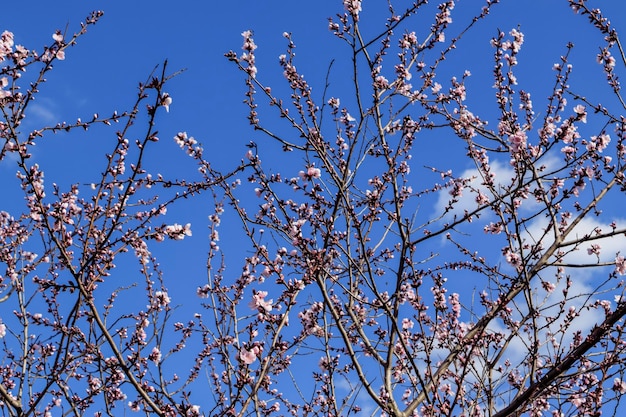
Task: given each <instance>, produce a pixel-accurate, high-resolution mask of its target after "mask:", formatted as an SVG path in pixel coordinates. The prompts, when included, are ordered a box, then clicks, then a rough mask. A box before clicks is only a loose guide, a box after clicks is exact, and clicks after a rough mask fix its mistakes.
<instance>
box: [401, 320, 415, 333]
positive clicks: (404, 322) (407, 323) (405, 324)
mask: <svg viewBox="0 0 626 417" xmlns="http://www.w3.org/2000/svg"><path fill="white" fill-rule="evenodd" d="M414 325H415V323H413V320H411V319H407V318H404V319H402V329H403V330H409V329H412V328H413V326H414Z"/></svg>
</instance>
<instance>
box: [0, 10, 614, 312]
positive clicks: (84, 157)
mask: <svg viewBox="0 0 626 417" xmlns="http://www.w3.org/2000/svg"><path fill="white" fill-rule="evenodd" d="M364 3H365V4H364V5H363V13H362V15H361V20H362V23H363V25H364V27H365V29H366V30H372V31H373V30H376V29H377V28H382V24H383V19H384V17H383V16H381V15H379V14H377V13H375V11H374V10H372V9H371V8H370V7H374V6H370V3H371V4H375V3H380V4H385V3H386V2H385V1H383V0H379V1H378V2H377V1H376V0H365V1H364ZM399 3H400V2H399ZM458 3H459V4H458V10H457V13H456V14H453V19H455V20H456V19H458V20H462V21H467V18H468V16H469V14H468V12H470V11H471V12H472V14H473V12H474V10H476V8H479V7H481V6H482V1H478V0H476V1H475V0H469V1H460V2H458ZM596 3H597V4H598V5H599V6H600V7H602V8H603V10H605V11H606V14H607V15H608V16H609V17H612V21H613V24H614V26H615V27H616V28H617V30H618V32H621V33H626V19H623V16H626V3H624V2H622V1H611V2H596ZM376 7H380V6H376ZM94 9H102V10H104V12H105V14H104V17H103V18H102V19H101V21H100V22H99V23H98V24H97V25H95V26H93V27H90V29H89V32H88V33H87V34H86V35H85V36H83V37H81V38H80V39H79V43H78V45H77V46H75V47H73V48H72V49H69V50H68V51H67V52H66V60H65V61H63V62H57V63H56V64H55V70H54V71H52V73H50V75H49V76H48V80H49V81H48V83H46V84H45V85H43V87H42V88H41V90H42V92H41V95H40V96H39V98H38V99H37V108H36V110H37V111H36V114H32V115H31V116H32V117H30V116H29V118H30V120H29V121H28V122H27V124H26V125H25V126H26V127H37V125H38V124H39V123H41V124H47V123H51V124H54V123H55V122H57V121H64V120H65V121H73V120H75V119H76V117H82V118H84V119H87V118H89V116H90V115H91V114H93V113H94V112H98V113H100V114H108V113H111V112H112V111H113V110H118V111H121V110H124V109H127V108H129V107H130V105H131V104H132V103H133V102H134V99H135V91H136V86H137V83H138V82H140V81H144V80H145V79H146V77H147V75H148V74H149V73H150V72H151V70H152V69H153V68H154V67H155V66H156V65H158V64H161V63H162V62H163V60H165V59H168V62H169V63H168V66H169V69H170V70H172V71H174V70H178V69H183V68H184V69H186V71H185V72H184V73H182V74H181V75H180V76H178V77H176V78H175V79H174V80H172V81H171V82H170V84H169V87H168V88H167V90H168V92H169V93H170V94H171V96H172V98H173V103H172V105H171V108H170V112H169V113H168V114H166V115H162V116H161V118H160V120H159V128H158V129H159V131H160V135H159V136H160V137H161V140H162V141H163V142H165V143H163V144H160V145H159V148H157V149H155V151H154V153H153V154H151V155H150V156H151V158H152V161H153V166H155V167H157V168H156V170H157V171H162V172H176V170H177V169H179V168H180V169H182V170H183V171H182V172H192V171H193V169H194V168H193V166H192V167H191V171H190V170H189V169H188V168H182V166H183V165H182V164H183V163H184V161H185V157H184V156H183V155H182V153H180V155H178V154H177V153H176V152H177V147H176V145H175V144H174V143H173V141H172V140H171V138H172V137H173V136H174V135H175V134H176V133H177V132H179V131H186V132H188V134H189V135H192V136H194V137H195V138H196V139H198V140H199V141H201V142H203V144H204V148H205V150H206V152H207V155H212V156H211V157H209V158H210V159H213V160H214V161H215V164H216V166H217V167H223V168H228V167H230V166H233V165H235V164H236V163H237V162H238V161H239V160H240V159H241V158H242V157H243V155H244V154H245V152H246V150H247V148H245V144H247V143H248V142H249V141H250V140H254V141H255V142H257V143H258V144H259V145H260V150H261V152H263V149H264V148H265V147H266V146H267V145H264V141H266V140H267V139H265V138H263V137H262V136H259V135H258V134H257V133H255V132H253V131H252V129H251V128H250V127H249V125H248V122H247V120H246V115H247V108H246V106H245V105H244V104H243V103H242V100H243V98H244V96H243V93H244V92H245V86H244V84H243V76H242V74H240V73H238V71H237V70H236V68H235V66H234V65H233V64H232V63H230V62H228V61H227V60H226V59H225V58H224V57H223V54H224V53H225V52H227V51H229V50H231V49H232V50H234V51H236V52H237V53H240V52H241V43H242V41H241V32H242V31H244V30H246V29H252V30H253V31H254V33H255V40H256V43H257V45H258V46H259V48H258V50H257V59H258V61H257V66H258V68H259V73H258V78H259V79H260V80H261V81H262V82H263V83H264V84H266V85H271V86H277V85H281V83H283V77H282V70H281V69H280V67H279V66H278V56H279V55H280V54H282V53H283V52H284V48H285V42H284V38H283V37H282V33H283V32H285V31H287V32H292V33H293V39H294V41H295V43H296V45H297V61H296V65H297V67H298V69H299V70H301V71H302V73H303V74H305V76H307V79H308V81H309V82H310V84H312V85H313V86H314V92H316V94H318V96H317V98H320V97H321V88H322V86H323V84H324V78H325V75H326V70H327V67H328V64H329V62H330V61H331V60H332V59H335V58H337V59H340V58H341V57H342V53H343V52H348V50H347V49H346V47H345V45H344V44H342V43H341V42H340V41H339V40H337V39H335V38H334V37H333V36H332V34H331V33H330V32H329V31H328V29H327V26H328V21H327V18H328V17H329V16H334V15H335V14H336V13H338V12H342V11H343V8H342V5H341V1H335V0H333V1H331V0H319V1H293V0H257V1H251V0H246V1H242V0H230V1H185V0H182V1H177V2H171V1H162V0H156V1H151V2H139V1H132V0H130V1H129V0H126V1H119V0H113V1H88V2H87V1H64V0H59V1H55V2H50V1H46V2H29V1H13V2H8V3H7V4H4V5H3V7H2V14H0V32H1V31H3V30H10V31H12V32H14V34H15V42H16V43H17V44H23V45H24V46H26V47H27V48H36V49H39V48H41V46H42V45H44V44H45V45H49V44H51V43H52V38H51V35H52V33H53V32H54V31H55V30H56V29H60V30H62V31H63V30H64V29H65V27H66V25H67V28H68V31H69V32H75V31H77V30H78V25H79V22H80V21H81V20H82V19H83V18H84V17H85V16H87V14H88V13H89V12H90V11H92V10H94ZM518 25H519V26H520V27H521V30H522V32H524V34H525V40H526V42H525V44H524V46H523V48H522V53H521V55H520V57H519V60H520V65H519V69H518V72H517V74H518V79H519V83H520V85H521V86H523V87H524V89H526V90H528V91H530V92H531V93H532V96H533V101H534V104H535V110H536V111H539V112H543V109H544V107H545V104H544V103H545V102H544V98H545V97H546V96H547V95H548V94H549V93H550V88H551V86H552V85H553V80H554V78H553V77H554V71H553V70H552V65H553V64H554V63H555V62H557V61H558V58H559V56H560V55H561V54H563V53H564V52H565V50H566V48H565V45H566V43H567V42H568V41H572V42H574V43H575V45H576V48H575V49H574V52H573V62H574V63H575V64H576V65H575V72H574V76H573V78H572V82H571V84H572V85H576V86H577V88H579V89H580V90H579V91H580V92H581V94H583V95H590V96H591V97H593V100H592V101H595V102H597V101H602V100H603V99H604V98H605V97H606V96H605V93H608V89H606V88H605V87H604V84H603V75H602V74H601V68H600V66H599V65H597V64H596V63H595V54H596V53H597V45H599V44H600V43H601V36H600V35H599V33H598V32H597V31H596V30H594V29H592V28H591V27H590V26H589V25H588V24H587V22H586V21H585V18H583V17H581V16H576V15H575V14H574V13H573V12H572V11H571V10H570V9H569V8H568V6H567V2H566V1H565V0H524V1H517V0H502V4H501V5H498V6H496V7H495V8H494V12H493V14H492V15H491V16H489V17H488V18H487V19H486V20H485V21H483V22H481V23H480V24H479V25H478V27H477V28H475V29H474V30H473V31H472V32H471V33H470V34H469V35H468V36H466V38H465V39H464V41H462V42H461V43H460V45H459V49H458V51H456V52H455V53H454V54H453V55H452V57H451V61H452V63H451V64H450V65H447V66H446V68H447V70H446V71H445V72H442V74H441V75H442V76H443V79H445V80H447V79H449V77H451V76H452V75H457V76H461V75H462V73H463V71H464V70H465V69H468V70H470V71H471V72H472V74H473V75H472V77H471V78H470V81H469V83H468V89H469V90H468V103H469V104H470V106H474V107H473V109H472V111H474V112H475V113H477V111H478V112H480V111H482V114H481V116H482V117H483V118H488V117H489V116H490V115H491V116H493V115H494V114H495V113H494V111H495V110H496V108H495V105H494V103H495V102H494V99H493V90H492V89H491V85H492V83H493V81H492V78H491V68H492V60H491V56H492V48H491V47H490V46H489V41H490V39H491V38H492V37H493V36H495V35H496V34H497V30H498V29H501V30H503V31H504V32H507V33H508V32H509V30H511V29H512V28H515V27H517V26H518ZM458 30H459V27H458V26H453V28H452V30H451V33H457V31H458ZM343 68H344V67H342V64H341V61H339V62H338V64H337V66H336V67H335V70H334V72H333V74H332V77H331V91H332V94H331V95H336V96H341V94H342V91H345V90H343V89H342V85H343V83H345V82H347V80H349V79H350V76H351V75H350V74H349V73H347V72H346V73H344V72H343ZM342 80H344V81H342ZM598 83H600V85H602V88H604V90H602V89H598V87H597V85H598ZM262 110H264V109H262ZM265 110H266V109H265ZM264 114H267V115H268V117H267V119H266V120H272V119H271V118H272V117H274V114H273V113H272V112H267V111H266V112H262V113H261V116H263V115H264ZM274 120H276V119H275V118H274ZM492 120H493V119H492ZM270 124H271V122H270ZM492 124H495V123H494V122H493V121H492ZM94 132H95V133H94ZM113 139H114V138H113V136H112V135H111V133H110V132H106V131H104V130H93V131H89V132H88V133H87V134H85V135H74V136H71V137H67V136H64V135H58V136H56V137H46V138H45V140H44V141H42V142H41V144H40V145H38V150H37V151H36V152H35V153H34V159H35V160H36V161H37V162H39V163H40V165H42V167H43V169H44V170H45V171H46V181H47V182H49V183H51V182H57V183H59V184H61V185H67V184H70V183H73V182H76V181H80V182H84V183H88V182H91V181H93V180H96V179H97V178H98V174H99V172H100V167H101V166H102V163H103V162H104V157H103V152H106V151H107V150H108V149H109V144H110V143H112V142H111V141H112V140H113ZM438 140H439V139H436V140H434V142H431V143H432V144H434V145H437V143H438V142H437V141H438ZM161 145H162V146H161ZM267 149H273V148H271V147H268V148H267ZM433 149H436V148H431V149H430V150H431V151H432V150H433ZM460 154H461V155H462V154H463V152H461V153H460ZM263 157H264V163H265V165H271V164H272V163H275V164H281V163H282V162H281V159H279V158H284V154H281V153H276V154H275V155H273V154H272V153H266V154H265V155H263ZM433 158H436V161H437V162H438V163H440V164H441V165H440V166H439V167H440V168H441V169H444V168H446V169H447V168H450V169H454V170H455V171H463V170H465V169H467V168H469V166H468V165H467V160H465V159H463V160H457V159H455V158H451V157H450V154H445V155H443V154H441V153H439V154H437V152H433ZM427 162H430V161H427ZM446 164H448V165H449V166H447V167H446V166H445V165H446ZM14 171H15V167H14V166H10V161H4V162H3V163H2V164H0V175H1V176H2V177H1V178H3V179H5V178H6V179H7V180H6V181H5V182H3V183H0V195H2V196H4V197H3V198H1V199H0V210H17V209H18V207H19V204H21V201H22V200H21V196H20V192H19V189H17V188H16V186H17V182H16V181H15V182H13V183H11V182H10V181H11V180H10V178H12V177H11V175H9V174H10V173H13V172H14ZM16 214H17V213H16ZM207 214H208V213H207V212H206V211H205V210H204V209H203V208H202V207H200V208H198V207H197V206H190V205H187V206H184V205H183V206H182V208H181V209H179V210H173V211H172V214H171V215H172V217H171V219H172V221H177V222H179V223H183V224H184V223H187V222H191V223H192V224H193V225H194V226H195V225H197V226H198V227H197V228H196V229H194V236H193V238H192V239H190V243H189V244H187V245H185V246H183V245H180V246H179V247H180V249H178V250H180V251H181V252H175V251H176V249H175V248H177V246H175V245H170V246H168V250H172V249H174V252H170V253H174V254H175V255H176V256H173V257H170V256H166V257H165V258H164V259H162V260H161V262H162V266H163V268H164V270H165V271H166V272H168V273H171V274H172V275H176V276H177V278H176V279H174V280H172V281H170V282H171V283H172V285H171V287H172V290H171V291H172V293H173V294H174V299H173V303H174V304H177V303H180V302H182V301H181V300H183V299H184V297H192V296H194V295H193V294H194V293H195V288H196V286H197V285H201V278H200V279H196V278H193V277H196V276H199V277H202V276H203V274H204V272H203V266H204V259H205V258H204V257H205V255H206V247H207V244H208V240H207V239H206V235H207V233H206V232H205V230H206V229H203V227H204V225H205V224H206V215H207ZM225 227H227V226H223V228H225ZM234 227H237V226H234ZM225 238H227V233H225V231H224V230H222V239H223V240H224V239H225ZM222 245H223V246H224V247H236V245H237V242H236V241H230V242H229V241H224V242H223V243H222ZM182 251H184V252H182ZM183 253H184V254H185V255H186V257H185V258H183V257H182V256H180V255H182V254H183ZM177 280H182V281H184V282H185V284H186V285H184V286H183V285H180V286H179V285H175V284H174V283H175V282H177ZM188 280H189V281H192V282H196V281H197V282H198V284H197V285H196V284H195V283H191V284H189V282H188ZM182 281H181V282H182ZM0 315H2V313H0Z"/></svg>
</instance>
